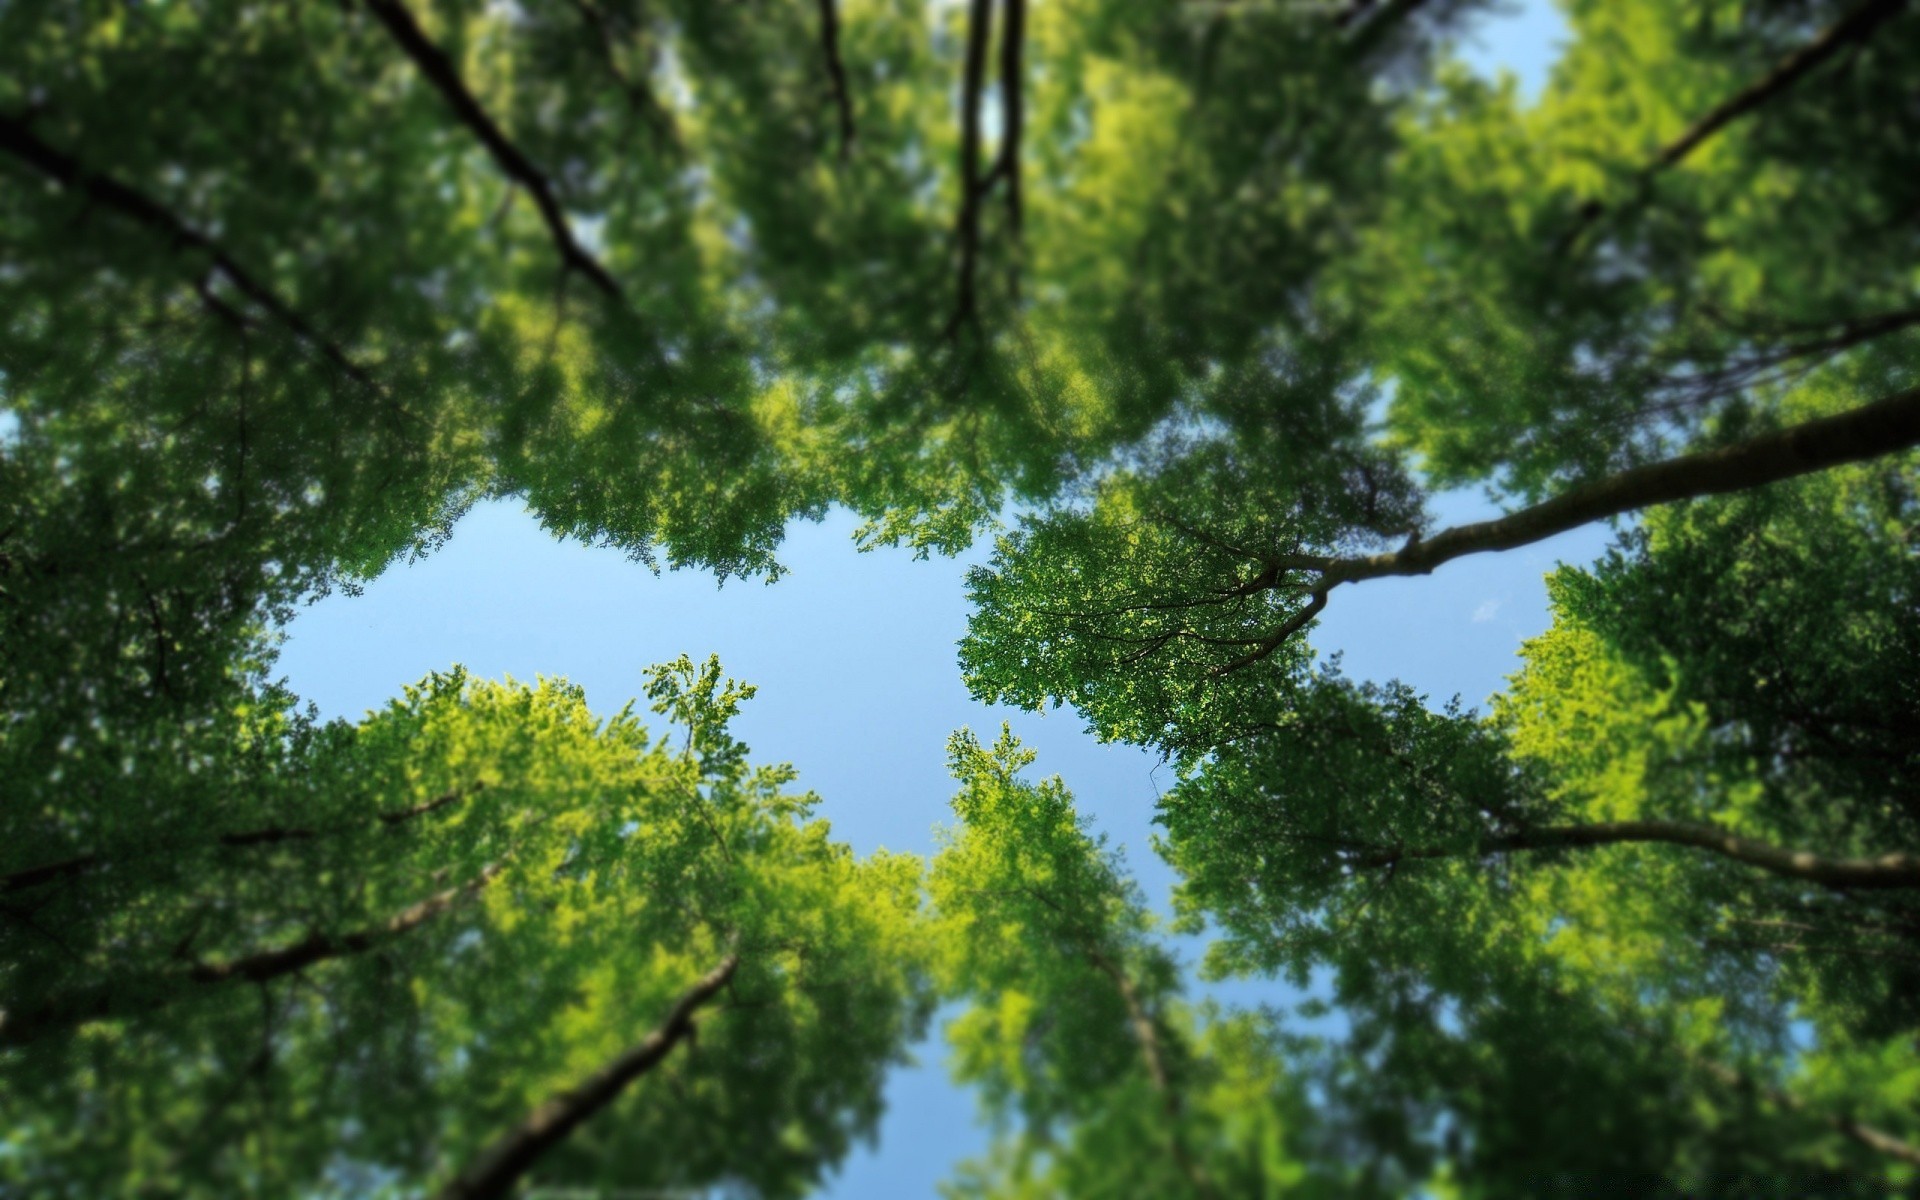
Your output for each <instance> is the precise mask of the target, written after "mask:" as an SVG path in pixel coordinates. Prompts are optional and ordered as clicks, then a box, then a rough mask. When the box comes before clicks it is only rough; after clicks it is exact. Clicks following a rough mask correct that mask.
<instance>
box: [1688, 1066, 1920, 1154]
mask: <svg viewBox="0 0 1920 1200" xmlns="http://www.w3.org/2000/svg"><path fill="white" fill-rule="evenodd" d="M1694 1061H1695V1062H1697V1063H1698V1064H1699V1065H1700V1066H1701V1068H1702V1069H1704V1070H1705V1071H1706V1072H1707V1074H1709V1075H1711V1076H1713V1077H1714V1078H1715V1079H1718V1080H1719V1081H1720V1082H1721V1083H1724V1084H1726V1085H1727V1086H1728V1087H1732V1088H1737V1089H1739V1090H1741V1091H1750V1092H1759V1093H1760V1094H1762V1095H1764V1096H1765V1097H1766V1098H1767V1099H1768V1100H1771V1101H1772V1102H1773V1103H1775V1104H1777V1105H1779V1106H1780V1107H1781V1108H1784V1109H1788V1110H1789V1111H1792V1112H1797V1113H1805V1114H1807V1115H1809V1116H1812V1117H1814V1118H1815V1119H1816V1120H1818V1121H1819V1122H1820V1123H1821V1124H1823V1125H1825V1126H1827V1127H1828V1128H1829V1129H1832V1130H1834V1131H1835V1132H1836V1133H1839V1134H1840V1135H1841V1136H1843V1137H1847V1138H1850V1139H1852V1140H1853V1141H1856V1142H1858V1143H1860V1144H1861V1145H1862V1146H1865V1147H1867V1148H1868V1149H1869V1150H1873V1151H1876V1152H1878V1153H1880V1154H1884V1155H1886V1156H1887V1157H1889V1158H1895V1159H1898V1160H1900V1161H1901V1162H1905V1163H1912V1164H1914V1165H1915V1166H1920V1146H1916V1145H1914V1144H1913V1143H1912V1142H1905V1141H1902V1140H1900V1139H1899V1138H1897V1137H1894V1136H1893V1135H1892V1134H1890V1133H1886V1132H1884V1131H1882V1130H1879V1129H1875V1128H1874V1127H1873V1126H1871V1125H1866V1124H1862V1123H1861V1122H1859V1121H1856V1120H1854V1119H1853V1118H1852V1117H1842V1116H1836V1115H1833V1114H1830V1113H1822V1112H1817V1111H1815V1110H1814V1109H1813V1108H1812V1107H1811V1106H1810V1105H1808V1104H1807V1102H1806V1101H1804V1100H1802V1099H1800V1098H1799V1097H1798V1096H1795V1095H1792V1094H1791V1093H1789V1092H1785V1091H1782V1090H1781V1089H1779V1088H1777V1087H1772V1086H1769V1085H1765V1084H1759V1083H1756V1082H1754V1081H1753V1080H1751V1079H1749V1078H1747V1077H1746V1076H1745V1075H1742V1074H1741V1073H1740V1072H1738V1071H1736V1070H1734V1069H1733V1068H1732V1067H1729V1066H1725V1065H1724V1064H1721V1063H1717V1062H1712V1061H1710V1060H1708V1059H1704V1058H1695V1059H1694Z"/></svg>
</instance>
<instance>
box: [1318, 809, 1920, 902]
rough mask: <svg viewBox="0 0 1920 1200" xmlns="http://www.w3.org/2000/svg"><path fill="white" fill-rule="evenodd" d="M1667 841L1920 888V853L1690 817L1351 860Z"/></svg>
mask: <svg viewBox="0 0 1920 1200" xmlns="http://www.w3.org/2000/svg"><path fill="white" fill-rule="evenodd" d="M1635 843H1660V844H1664V845H1669V846H1685V847H1688V848H1690V849H1694V850H1703V851H1705V852H1707V853H1709V854H1713V855H1717V856H1718V857H1721V858H1726V859H1731V860H1732V861H1734V862H1737V863H1742V864H1745V865H1746V866H1750V867H1757V868H1759V869H1760V870H1762V871H1766V872H1767V873H1769V874H1772V875H1778V876H1780V877H1782V878H1784V879H1794V880H1798V881H1800V882H1802V883H1812V884H1817V885H1819V886H1821V887H1828V888H1834V889H1838V890H1846V891H1854V890H1865V889H1893V888H1899V889H1916V888H1920V854H1909V853H1905V852H1898V851H1896V852H1894V853H1891V854H1881V855H1876V856H1874V857H1871V858H1826V857H1823V856H1821V855H1818V854H1814V853H1812V852H1811V851H1807V850H1790V849H1787V848H1786V847H1783V846H1776V845H1773V844H1772V843H1771V842H1763V841H1760V840H1759V839H1757V838H1750V837H1742V836H1740V835H1739V834H1734V833H1728V832H1727V831H1726V830H1724V829H1721V828H1719V827H1717V826H1714V825H1699V824H1694V823H1691V822H1685V821H1605V822H1597V823H1594V824H1590V825H1547V826H1542V827H1540V828H1538V829H1529V830H1525V831H1524V832H1521V833H1514V834H1508V835H1505V836H1502V837H1492V838H1485V839H1482V840H1481V841H1479V842H1476V843H1473V844H1470V845H1463V846H1417V847H1408V848H1398V849H1393V850H1380V851H1373V852H1369V853H1366V854H1362V855H1356V856H1355V857H1352V858H1349V859H1347V860H1345V861H1344V862H1343V864H1342V865H1343V866H1345V867H1347V868H1350V869H1351V870H1352V871H1353V872H1354V873H1356V874H1357V873H1359V872H1362V871H1372V870H1378V869H1380V868H1382V867H1391V866H1396V865H1398V864H1400V863H1403V862H1413V861H1417V860H1421V859H1449V858H1486V857H1489V856H1492V855H1500V854H1518V853H1526V852H1529V851H1536V850H1591V849H1594V848H1595V847H1599V846H1620V845H1630V844H1635Z"/></svg>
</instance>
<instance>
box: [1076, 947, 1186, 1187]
mask: <svg viewBox="0 0 1920 1200" xmlns="http://www.w3.org/2000/svg"><path fill="white" fill-rule="evenodd" d="M1087 960H1088V961H1089V962H1091V963H1092V964H1093V965H1094V968H1095V969H1096V970H1098V971H1099V972H1100V973H1101V974H1102V975H1105V976H1106V977H1107V978H1108V979H1110V980H1112V981H1113V986H1114V988H1115V990H1117V991H1118V992H1119V993H1120V1002H1121V1003H1122V1004H1124V1005H1126V1007H1127V1023H1128V1024H1129V1025H1131V1026H1132V1027H1133V1035H1134V1037H1135V1038H1136V1039H1138V1040H1139V1042H1140V1057H1141V1059H1142V1060H1144V1062H1145V1063H1146V1067H1147V1079H1148V1080H1149V1081H1151V1082H1152V1084H1153V1090H1154V1091H1155V1092H1157V1093H1159V1096H1160V1104H1161V1108H1162V1109H1163V1110H1164V1111H1165V1112H1166V1115H1167V1142H1168V1150H1169V1152H1170V1153H1171V1154H1172V1156H1173V1161H1174V1164H1175V1165H1176V1166H1178V1167H1179V1168H1180V1172H1181V1173H1182V1174H1183V1175H1185V1176H1186V1177H1187V1180H1188V1182H1190V1183H1192V1184H1193V1187H1194V1194H1195V1195H1198V1196H1208V1197H1211V1196H1214V1195H1216V1194H1217V1193H1216V1192H1215V1190H1214V1186H1213V1180H1212V1178H1211V1177H1210V1176H1209V1175H1208V1174H1207V1170H1206V1168H1205V1167H1204V1166H1202V1165H1201V1164H1200V1162H1199V1161H1198V1160H1196V1159H1195V1158H1194V1157H1193V1154H1192V1152H1191V1151H1189V1150H1188V1149H1187V1141H1186V1138H1185V1137H1183V1136H1181V1133H1180V1093H1179V1092H1177V1091H1176V1090H1174V1086H1173V1078H1172V1076H1171V1075H1170V1074H1169V1073H1168V1071H1167V1062H1166V1056H1165V1054H1164V1053H1163V1052H1162V1050H1161V1047H1160V1031H1159V1028H1158V1027H1157V1026H1156V1025H1155V1024H1154V1022H1153V1017H1152V1015H1151V1014H1150V1013H1148V1012H1147V1010H1146V1006H1145V1005H1143V1004H1141V1003H1140V993H1139V991H1138V990H1137V989H1136V988H1135V987H1134V986H1133V979H1132V978H1131V977H1130V976H1129V975H1128V974H1127V973H1126V971H1125V970H1123V969H1122V968H1121V967H1120V965H1119V964H1118V963H1116V962H1114V961H1113V960H1112V959H1110V958H1108V957H1107V956H1106V955H1104V954H1102V953H1100V952H1099V951H1098V950H1094V949H1091V948H1089V949H1088V950H1087Z"/></svg>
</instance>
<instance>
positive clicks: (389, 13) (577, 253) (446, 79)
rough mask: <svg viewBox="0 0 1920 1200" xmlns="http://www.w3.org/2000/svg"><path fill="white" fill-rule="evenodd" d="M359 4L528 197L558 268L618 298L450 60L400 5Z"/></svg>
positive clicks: (546, 184)
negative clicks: (576, 273) (555, 252)
mask: <svg viewBox="0 0 1920 1200" xmlns="http://www.w3.org/2000/svg"><path fill="white" fill-rule="evenodd" d="M365 2H366V5H367V8H368V9H370V10H371V11H372V12H373V15H374V16H376V17H378V18H379V19H380V23H381V24H382V25H385V26H386V27H387V32H389V33H390V34H392V35H393V40H394V41H396V42H398V43H399V44H400V48H401V49H402V50H403V51H405V52H406V55H407V57H408V58H410V59H412V60H413V64H414V65H415V66H416V67H418V68H419V69H420V73H421V74H422V75H425V76H426V77H427V82H429V83H431V84H433V86H434V87H435V88H436V89H437V90H438V91H439V93H440V95H441V97H442V98H444V99H445V100H446V102H447V105H448V106H449V107H450V108H452V109H453V112H454V115H455V116H457V117H459V118H460V123H461V124H462V125H465V126H466V127H467V128H468V129H469V130H471V131H472V133H473V135H474V136H475V137H477V138H479V139H480V142H481V144H482V145H484V146H486V148H487V150H488V152H489V153H491V154H492V155H493V161H494V162H496V163H498V164H499V166H500V169H501V170H502V171H504V172H506V174H507V176H508V177H509V178H511V179H512V180H513V181H514V182H516V183H518V184H519V185H520V186H521V187H524V188H526V189H527V192H528V194H529V195H531V196H532V197H533V202H534V204H535V205H536V206H538V207H539V209H540V217H541V219H542V220H544V221H545V222H546V224H547V231H548V233H550V234H551V235H552V237H553V244H554V248H555V249H557V250H559V252H560V262H561V266H562V267H563V269H566V270H575V271H579V272H580V273H581V274H583V275H585V276H586V277H587V278H588V279H589V280H591V281H592V282H593V285H594V286H595V287H597V288H599V289H600V290H601V291H602V292H604V293H605V294H606V295H608V296H610V297H612V298H613V299H616V300H617V299H619V298H620V285H619V284H617V283H615V282H614V281H613V276H611V275H609V274H607V270H606V268H605V267H603V266H601V265H600V263H599V262H598V261H597V260H596V259H595V258H594V257H593V256H592V255H591V254H588V253H587V251H586V249H585V248H584V247H582V246H581V245H580V242H579V240H578V239H577V238H575V237H574V235H573V227H572V226H571V225H570V224H568V222H567V217H566V214H565V212H563V211H562V210H561V208H560V201H559V199H558V198H557V197H556V196H555V194H554V190H553V184H552V181H551V180H549V179H548V178H547V176H546V175H545V174H544V173H542V172H541V170H540V169H539V168H538V167H536V166H534V165H533V163H532V161H531V160H529V159H528V158H527V156H526V155H525V154H523V153H521V152H520V149H519V148H518V147H517V146H515V145H514V144H513V143H512V142H511V141H509V140H508V139H507V135H506V134H505V133H503V132H502V131H501V129H500V127H499V126H498V125H496V124H494V121H493V118H492V117H490V116H488V115H487V112H486V110H485V109H484V108H482V107H480V101H479V99H478V98H476V97H475V96H474V94H473V93H472V92H471V91H469V90H468V89H467V85H466V82H465V81H464V80H462V79H461V78H460V72H459V70H458V69H457V68H456V67H455V66H454V65H453V60H451V59H449V58H448V57H447V56H446V54H445V53H444V52H443V51H442V50H441V49H440V47H438V46H436V45H434V44H433V42H432V41H430V40H429V39H428V37H427V35H426V33H425V32H424V31H422V30H421V28H420V26H419V25H418V24H417V23H415V21H414V19H413V14H412V13H410V12H408V11H407V8H406V6H405V5H404V4H403V3H401V0H365Z"/></svg>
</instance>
